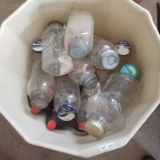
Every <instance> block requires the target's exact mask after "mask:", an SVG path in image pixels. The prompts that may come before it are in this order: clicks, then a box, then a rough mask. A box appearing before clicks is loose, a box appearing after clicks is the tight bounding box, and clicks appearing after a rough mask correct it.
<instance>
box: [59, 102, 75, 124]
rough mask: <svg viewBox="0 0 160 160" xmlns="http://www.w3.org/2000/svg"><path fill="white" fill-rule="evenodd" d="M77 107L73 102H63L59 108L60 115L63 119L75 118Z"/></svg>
mask: <svg viewBox="0 0 160 160" xmlns="http://www.w3.org/2000/svg"><path fill="white" fill-rule="evenodd" d="M75 114H76V107H75V106H74V105H72V104H68V103H66V104H62V105H61V106H60V107H59V108H58V117H59V118H60V119H61V120H63V121H71V120H73V119H74V118H75Z"/></svg>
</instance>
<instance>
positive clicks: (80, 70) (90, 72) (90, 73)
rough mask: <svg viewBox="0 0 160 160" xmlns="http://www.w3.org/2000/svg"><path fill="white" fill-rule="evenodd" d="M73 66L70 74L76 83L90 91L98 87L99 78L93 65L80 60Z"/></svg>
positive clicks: (74, 62)
mask: <svg viewBox="0 0 160 160" xmlns="http://www.w3.org/2000/svg"><path fill="white" fill-rule="evenodd" d="M73 65H74V69H73V70H72V72H70V73H69V77H70V78H71V79H72V81H73V82H74V83H76V84H78V85H81V86H83V87H85V88H89V89H91V88H94V87H95V86H96V85H97V83H98V78H97V75H96V74H95V68H94V67H93V66H92V65H90V64H87V63H86V62H83V61H80V60H74V61H73Z"/></svg>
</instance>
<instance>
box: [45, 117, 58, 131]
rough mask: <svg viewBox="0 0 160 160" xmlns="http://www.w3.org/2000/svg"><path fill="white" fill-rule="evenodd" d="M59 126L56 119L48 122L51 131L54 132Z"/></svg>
mask: <svg viewBox="0 0 160 160" xmlns="http://www.w3.org/2000/svg"><path fill="white" fill-rule="evenodd" d="M56 126H57V122H56V121H55V120H54V119H51V120H49V121H48V122H47V128H48V129H49V130H54V129H55V128H56Z"/></svg>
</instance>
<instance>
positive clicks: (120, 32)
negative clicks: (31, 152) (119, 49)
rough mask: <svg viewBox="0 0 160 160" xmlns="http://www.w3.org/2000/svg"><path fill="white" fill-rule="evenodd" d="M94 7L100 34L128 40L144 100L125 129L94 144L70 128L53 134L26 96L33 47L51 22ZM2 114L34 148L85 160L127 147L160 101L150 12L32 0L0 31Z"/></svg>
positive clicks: (121, 3)
mask: <svg viewBox="0 0 160 160" xmlns="http://www.w3.org/2000/svg"><path fill="white" fill-rule="evenodd" d="M72 7H75V8H86V9H90V10H92V11H93V13H94V18H95V33H97V34H99V35H100V36H102V37H104V38H106V39H108V40H111V41H112V42H113V43H115V42H116V41H118V40H122V39H124V40H127V41H129V42H130V43H131V44H132V47H133V52H132V53H133V55H134V56H133V58H132V62H133V63H135V64H136V65H137V66H138V68H139V70H140V75H139V80H140V84H141V98H140V101H139V103H138V105H137V106H136V109H135V111H134V112H133V113H132V115H131V117H130V119H129V120H128V123H127V125H126V127H125V128H124V129H123V130H122V131H121V132H120V133H118V134H115V135H112V136H109V137H105V138H104V139H102V140H95V139H94V138H93V137H91V136H84V137H83V136H77V135H76V134H74V133H73V132H71V131H69V130H65V131H54V132H50V131H48V130H47V129H46V127H45V124H44V118H43V117H39V116H34V115H32V114H31V113H30V110H29V107H28V103H27V99H26V94H27V90H26V87H27V82H28V79H29V74H30V71H31V67H32V50H31V44H32V42H33V41H34V40H35V39H38V38H39V37H40V36H41V33H42V31H43V30H44V29H45V27H46V25H47V23H48V22H49V21H50V20H53V19H58V20H60V21H62V22H67V19H68V16H69V13H70V10H71V8H72ZM0 75H1V77H0V99H1V100H0V111H1V113H2V114H3V115H4V116H5V118H6V119H7V120H8V121H9V122H10V123H11V124H12V126H13V127H14V128H15V129H16V130H17V131H18V132H19V134H20V135H21V136H22V137H23V138H24V139H25V140H26V141H27V142H28V143H30V144H33V145H37V146H41V147H45V148H49V149H52V150H56V151H59V152H64V153H68V154H72V155H76V156H80V157H86V158H87V157H91V156H95V155H98V154H101V153H104V152H107V151H110V150H114V149H117V148H119V147H122V146H124V145H125V144H126V143H127V142H128V141H129V140H130V139H131V138H132V137H133V135H134V134H135V133H136V131H137V130H138V129H139V128H140V127H141V125H142V124H143V123H144V122H145V121H146V119H147V118H148V117H149V116H150V114H151V113H152V112H153V111H154V109H155V108H156V107H157V106H158V104H159V101H160V86H159V84H160V79H159V78H160V37H159V35H158V32H157V31H156V28H155V26H154V24H153V21H152V19H151V16H150V14H149V13H148V12H147V11H146V10H144V9H142V8H141V7H140V6H138V5H137V4H135V3H134V2H132V1H131V0H38V1H35V0H28V1H26V2H25V3H24V4H23V5H22V6H21V7H20V8H19V9H18V10H17V11H16V12H14V13H13V14H12V15H11V16H10V17H9V18H8V19H7V20H6V21H5V22H4V23H3V24H2V26H1V30H0Z"/></svg>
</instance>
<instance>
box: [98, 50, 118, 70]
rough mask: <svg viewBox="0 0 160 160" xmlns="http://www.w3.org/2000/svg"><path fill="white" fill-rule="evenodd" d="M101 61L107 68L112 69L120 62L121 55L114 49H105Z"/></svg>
mask: <svg viewBox="0 0 160 160" xmlns="http://www.w3.org/2000/svg"><path fill="white" fill-rule="evenodd" d="M100 63H101V65H102V66H103V67H104V68H105V69H107V70H112V69H114V68H116V67H117V66H118V64H119V55H118V53H117V52H115V51H114V50H108V51H105V52H103V53H102V55H101V57H100Z"/></svg>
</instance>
